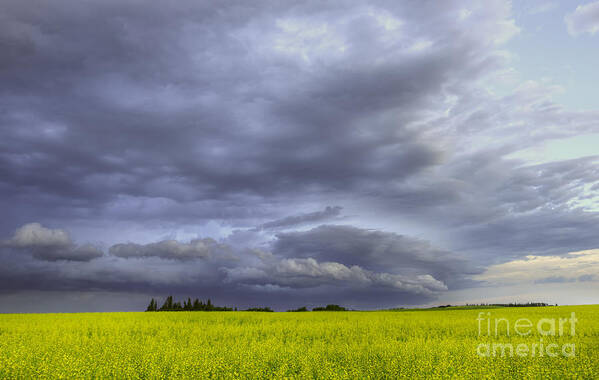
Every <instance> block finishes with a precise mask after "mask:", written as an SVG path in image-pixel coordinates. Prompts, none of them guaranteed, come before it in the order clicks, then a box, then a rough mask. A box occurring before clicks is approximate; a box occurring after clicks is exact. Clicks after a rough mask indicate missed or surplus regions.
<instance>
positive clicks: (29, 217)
mask: <svg viewBox="0 0 599 380" xmlns="http://www.w3.org/2000/svg"><path fill="white" fill-rule="evenodd" d="M596 5H597V3H590V4H587V5H583V6H579V7H578V8H576V10H575V11H574V12H573V13H572V14H570V15H568V16H567V17H566V22H567V24H568V28H569V31H570V33H571V34H573V35H578V34H582V33H589V34H594V33H595V31H596V30H595V29H596V28H595V26H596V23H594V21H593V20H595V19H596V17H595V13H596V12H595V10H596V8H597V7H596ZM560 22H561V19H560ZM522 33H524V34H526V31H522V30H521V27H520V26H519V25H516V21H515V20H514V17H513V14H512V9H511V3H510V2H509V1H503V0H490V1H486V2H485V3H484V4H481V3H480V2H478V1H443V2H441V3H439V2H426V1H417V2H397V1H385V0H376V1H369V2H367V3H364V2H358V1H350V2H337V1H333V2H326V3H325V2H322V1H304V2H301V3H298V4H291V3H282V2H277V1H268V0H258V1H253V2H251V3H240V2H238V1H220V2H218V3H212V2H203V1H187V0H184V1H177V2H176V3H175V4H170V5H169V6H168V7H166V6H164V4H160V3H152V4H141V3H140V2H138V1H136V0H124V1H123V0H121V1H116V0H107V1H102V2H80V1H74V0H65V1H61V2H58V3H52V4H47V3H40V4H36V6H35V7H32V6H31V5H28V4H25V3H23V2H22V1H17V0H8V1H3V2H2V4H1V5H0V49H1V50H2V56H3V59H2V62H1V63H0V81H1V83H2V86H0V104H2V107H1V108H2V109H1V110H0V111H1V112H0V130H1V133H2V138H1V139H0V209H2V210H3V216H4V217H3V218H2V219H1V220H0V236H4V237H6V238H5V240H3V243H2V246H1V247H0V249H1V252H0V254H1V256H2V260H3V264H4V265H3V269H2V271H3V273H2V277H3V278H4V280H2V281H3V284H2V285H3V287H4V288H3V289H5V292H18V291H25V290H27V291H40V290H54V291H57V292H60V291H89V290H94V289H95V290H101V291H103V292H123V293H127V292H128V293H130V294H134V293H137V294H160V295H165V294H167V293H185V294H190V295H194V293H202V294H206V295H210V296H212V297H213V298H216V297H222V299H223V300H226V301H227V302H230V303H232V304H234V303H241V302H245V303H248V304H250V303H264V300H268V301H269V303H271V304H272V305H273V306H276V307H279V306H280V307H281V308H283V307H286V305H288V304H290V303H293V304H294V305H295V304H296V303H302V302H306V303H308V302H329V301H330V302H337V303H338V302H348V303H349V304H351V305H354V306H355V307H360V306H370V307H385V306H396V305H399V304H409V303H410V304H415V303H423V302H431V300H434V299H435V297H442V296H443V295H444V294H445V293H446V292H451V291H452V290H455V289H463V288H465V287H475V286H478V285H479V280H477V277H476V276H477V275H479V274H481V273H482V272H483V270H484V268H486V267H489V266H493V265H502V264H504V263H507V262H513V261H514V260H516V261H517V260H524V258H526V257H528V256H531V255H533V256H538V257H544V256H547V257H552V256H555V255H561V254H563V253H564V252H572V251H579V250H588V249H593V248H596V247H598V246H599V235H598V234H597V233H596V232H597V229H596V226H597V225H598V223H599V213H598V212H597V211H598V210H599V203H598V201H599V197H597V192H598V189H599V171H598V169H597V168H598V167H599V166H598V165H597V164H598V161H597V160H598V157H597V156H583V157H577V158H575V159H569V160H561V159H560V160H558V159H554V160H552V159H549V160H541V161H540V162H531V161H530V160H528V159H526V158H523V157H525V155H524V154H523V152H528V151H530V149H533V150H534V149H535V148H537V147H539V146H542V145H543V144H545V143H547V142H551V141H560V140H561V139H567V138H571V137H573V136H581V135H582V136H585V135H589V134H593V133H596V132H597V131H599V124H598V122H597V120H599V112H597V111H573V110H569V109H566V108H564V107H563V106H561V105H560V104H557V103H556V102H555V101H554V100H553V97H552V96H553V94H555V93H556V92H557V91H559V90H560V89H559V87H558V86H553V85H550V84H548V82H543V81H532V80H530V81H516V82H517V83H514V80H513V78H512V74H513V68H512V67H511V60H512V59H513V55H512V54H511V53H510V52H509V51H507V50H506V49H507V48H508V47H507V45H506V43H507V42H508V41H510V39H513V38H517V37H518V36H519V35H520V34H522ZM505 87H507V88H505ZM31 221H36V222H37V223H31ZM47 226H57V227H60V229H50V228H48V227H47ZM15 230H16V232H14V231H15ZM66 231H69V233H70V235H69V234H67V232H66ZM71 236H73V237H74V238H71ZM75 240H76V241H84V242H88V241H91V242H92V243H93V244H79V243H75ZM202 294H197V295H198V296H200V295H202ZM294 305H289V306H294Z"/></svg>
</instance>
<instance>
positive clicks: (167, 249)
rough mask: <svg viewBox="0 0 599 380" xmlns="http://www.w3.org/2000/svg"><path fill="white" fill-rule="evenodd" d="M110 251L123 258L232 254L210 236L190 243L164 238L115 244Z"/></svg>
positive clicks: (176, 257) (204, 256)
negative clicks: (139, 242)
mask: <svg viewBox="0 0 599 380" xmlns="http://www.w3.org/2000/svg"><path fill="white" fill-rule="evenodd" d="M108 252H109V253H110V254H111V255H114V256H118V257H123V258H143V257H161V258H164V259H170V260H191V259H208V258H211V257H213V256H214V255H231V253H230V250H229V248H228V247H227V246H226V245H223V244H219V243H218V242H217V241H216V240H214V239H210V238H206V239H193V240H192V241H190V242H189V243H180V242H178V241H176V240H163V241H160V242H157V243H150V244H135V243H124V244H115V245H113V246H111V247H110V249H109V251H108Z"/></svg>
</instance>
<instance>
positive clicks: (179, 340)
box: [0, 306, 599, 379]
mask: <svg viewBox="0 0 599 380" xmlns="http://www.w3.org/2000/svg"><path fill="white" fill-rule="evenodd" d="M489 310H491V309H489ZM481 311H482V310H481V309H474V310H431V311H398V312H391V311H388V312H384V311H380V312H308V313H252V312H161V313H93V314H92V313H90V314H5V315H0V378H9V379H11V378H19V379H20V378H38V377H42V378H119V379H121V378H131V379H137V378H146V379H148V378H196V379H198V378H202V379H203V378H273V377H274V378H283V377H287V378H351V379H355V378H381V377H386V378H396V377H409V378H446V377H457V378H487V377H488V378H541V377H542V378H545V377H553V378H589V379H591V378H599V306H564V307H539V308H501V309H492V310H491V311H492V312H493V316H494V317H502V318H507V319H510V320H516V319H518V318H520V317H523V318H529V319H531V320H536V319H540V318H547V317H549V318H552V317H555V318H560V317H562V316H564V315H569V314H570V313H571V312H576V316H577V317H578V320H579V322H578V326H577V331H576V335H575V336H562V337H559V336H556V337H543V338H542V339H545V341H544V342H545V343H550V342H553V341H555V342H557V343H564V342H568V343H572V344H576V355H575V356H572V357H564V356H558V357H548V356H546V355H545V356H536V357H531V356H527V357H518V356H512V357H507V356H506V357H501V356H497V357H481V356H480V355H478V354H477V347H478V346H479V345H480V344H481V342H483V343H484V342H485V339H487V338H488V339H491V340H494V341H502V342H508V343H512V342H513V343H526V344H531V343H534V342H538V341H539V339H541V338H540V337H539V336H538V335H534V334H531V335H530V336H499V337H496V336H491V337H481V336H480V335H479V327H478V326H479V323H480V322H478V323H477V318H478V316H479V313H480V312H481ZM484 311H485V312H487V310H484Z"/></svg>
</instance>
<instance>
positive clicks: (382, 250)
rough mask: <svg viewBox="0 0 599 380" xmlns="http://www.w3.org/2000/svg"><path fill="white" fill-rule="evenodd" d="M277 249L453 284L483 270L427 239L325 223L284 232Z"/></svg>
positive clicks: (281, 252) (280, 252) (289, 254)
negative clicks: (424, 276)
mask: <svg viewBox="0 0 599 380" xmlns="http://www.w3.org/2000/svg"><path fill="white" fill-rule="evenodd" d="M273 252H275V253H276V254H278V255H281V256H283V257H299V258H318V259H319V260H327V261H332V262H338V263H341V264H344V265H357V266H360V267H363V268H365V269H367V270H373V271H385V272H391V273H396V274H405V275H411V276H421V275H432V277H434V278H436V279H439V280H441V281H443V282H445V283H446V284H450V285H457V284H459V282H460V281H461V280H463V279H464V277H465V275H468V274H475V273H479V272H480V271H481V269H480V268H477V266H476V264H474V263H472V262H469V261H468V260H466V259H465V258H463V257H460V256H459V255H456V254H454V253H451V252H448V251H444V250H442V249H439V248H436V247H434V246H432V245H431V244H430V243H429V242H427V241H424V240H420V239H415V238H412V237H409V236H403V235H399V234H396V233H390V232H383V231H378V230H369V229H362V228H357V227H353V226H342V225H323V226H319V227H317V228H314V229H311V230H308V231H296V232H287V233H280V234H278V235H277V239H276V240H275V242H274V244H273Z"/></svg>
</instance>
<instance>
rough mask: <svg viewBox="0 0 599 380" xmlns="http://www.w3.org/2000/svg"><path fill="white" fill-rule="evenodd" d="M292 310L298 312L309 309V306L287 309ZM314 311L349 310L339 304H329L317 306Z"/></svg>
mask: <svg viewBox="0 0 599 380" xmlns="http://www.w3.org/2000/svg"><path fill="white" fill-rule="evenodd" d="M287 311H290V312H298V311H309V310H308V308H307V307H305V306H304V307H300V308H299V309H292V310H287ZM312 311H347V309H346V308H344V307H342V306H339V305H327V306H325V307H315V308H313V309H312Z"/></svg>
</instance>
